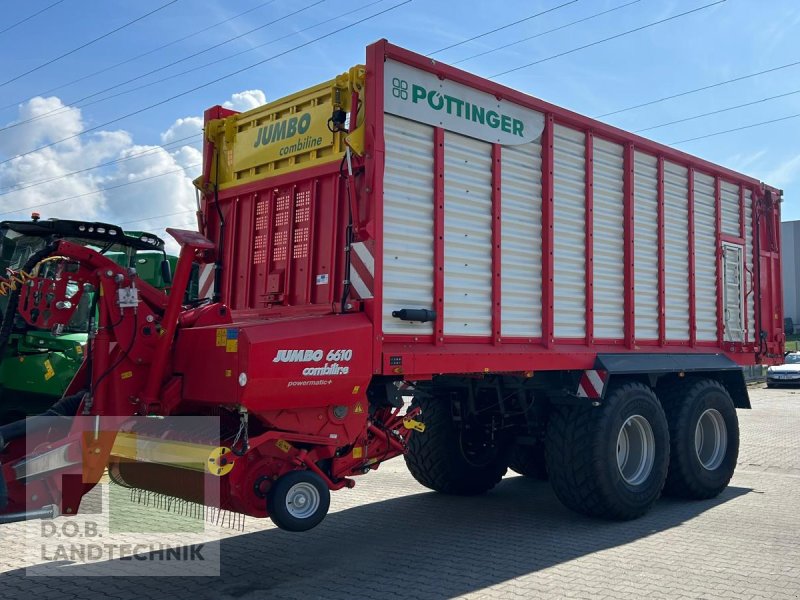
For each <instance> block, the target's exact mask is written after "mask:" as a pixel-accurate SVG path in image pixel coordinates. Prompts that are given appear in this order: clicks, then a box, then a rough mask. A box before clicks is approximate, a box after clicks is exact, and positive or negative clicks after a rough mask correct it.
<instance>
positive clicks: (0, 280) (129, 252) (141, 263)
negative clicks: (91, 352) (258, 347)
mask: <svg viewBox="0 0 800 600" xmlns="http://www.w3.org/2000/svg"><path fill="white" fill-rule="evenodd" d="M59 239H67V240H69V241H71V242H75V243H79V244H82V245H86V246H88V247H91V248H92V249H94V250H98V251H99V252H102V253H104V254H106V256H108V257H109V258H111V259H112V260H113V261H114V262H116V263H117V264H119V265H121V266H125V267H128V268H131V269H135V270H136V274H137V275H138V277H140V278H141V279H142V280H144V281H146V282H147V283H149V284H151V285H153V286H155V287H158V288H161V289H164V288H167V287H168V286H169V285H170V283H171V272H172V269H173V268H174V266H175V262H176V260H177V258H176V257H174V256H169V255H167V254H166V251H165V249H164V241H163V240H162V239H161V238H159V237H157V236H155V235H152V234H150V233H146V232H140V231H136V232H133V231H129V232H125V231H123V230H122V229H121V228H120V227H118V226H116V225H110V224H107V223H94V222H86V221H72V220H62V219H48V220H44V221H43V220H40V219H39V218H38V216H37V215H34V217H33V219H32V220H31V221H3V222H0V425H2V424H5V423H9V422H12V421H15V420H17V419H19V418H21V417H24V416H26V415H31V414H39V413H42V412H43V411H45V410H47V409H48V408H50V407H51V406H52V405H53V403H54V402H56V401H57V400H58V399H59V398H61V396H62V395H63V393H64V390H65V389H66V388H67V386H68V385H69V383H70V381H71V380H72V378H73V376H74V375H75V373H76V372H77V370H78V368H79V367H80V365H81V363H82V362H83V359H84V353H85V351H86V344H87V341H88V338H89V335H90V332H91V331H92V329H93V328H94V327H95V325H94V323H95V317H96V315H95V314H94V313H95V312H96V310H95V308H94V306H95V302H94V293H92V292H89V293H84V294H83V295H81V296H80V300H79V301H78V308H77V310H76V311H75V314H74V315H73V317H72V319H71V320H70V322H69V323H68V324H67V325H66V327H63V328H58V330H57V331H49V330H40V329H35V328H32V327H30V326H28V325H27V324H26V323H25V322H24V321H23V320H22V319H21V318H20V317H19V316H18V315H17V310H16V306H17V300H18V297H19V294H18V293H15V292H16V290H18V289H19V287H20V286H22V285H25V281H26V278H27V276H29V275H31V274H34V273H38V274H39V275H47V276H52V277H58V273H55V272H53V273H50V272H49V271H48V269H49V270H53V269H55V268H56V267H55V265H56V264H57V263H53V262H48V261H47V260H45V261H41V260H38V259H37V256H38V255H40V254H42V255H43V254H44V252H43V251H45V249H46V248H48V247H49V246H50V245H51V244H52V243H53V242H54V241H55V240H59ZM62 268H63V267H62ZM196 280H197V278H196V277H194V278H193V282H194V293H195V294H196V287H197V284H196ZM77 291H78V290H77V289H76V290H75V292H77ZM192 291H193V289H192V286H190V291H189V294H191V293H192Z"/></svg>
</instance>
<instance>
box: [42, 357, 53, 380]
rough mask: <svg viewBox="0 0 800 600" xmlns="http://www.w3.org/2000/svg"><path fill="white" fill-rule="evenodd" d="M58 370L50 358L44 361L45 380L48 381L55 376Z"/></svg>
mask: <svg viewBox="0 0 800 600" xmlns="http://www.w3.org/2000/svg"><path fill="white" fill-rule="evenodd" d="M55 374H56V372H55V370H54V369H53V365H52V364H51V363H50V361H49V360H46V361H44V380H45V381H48V380H50V379H52V378H53V377H54V376H55Z"/></svg>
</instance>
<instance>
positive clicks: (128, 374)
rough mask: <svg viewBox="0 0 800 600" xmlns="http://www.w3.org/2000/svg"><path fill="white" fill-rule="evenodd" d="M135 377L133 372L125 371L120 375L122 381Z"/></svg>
mask: <svg viewBox="0 0 800 600" xmlns="http://www.w3.org/2000/svg"><path fill="white" fill-rule="evenodd" d="M131 377H133V371H123V372H122V374H121V375H120V379H130V378H131Z"/></svg>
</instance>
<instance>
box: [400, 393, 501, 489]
mask: <svg viewBox="0 0 800 600" xmlns="http://www.w3.org/2000/svg"><path fill="white" fill-rule="evenodd" d="M414 405H416V406H419V407H420V409H421V413H420V417H419V419H420V420H421V421H422V422H423V423H425V431H424V432H422V433H415V434H414V435H412V436H411V437H410V438H409V442H408V452H407V453H406V454H405V460H406V466H407V467H408V470H409V471H410V472H411V475H412V476H413V477H414V479H416V480H417V481H418V482H420V483H421V484H422V485H424V486H425V487H427V488H430V489H432V490H435V491H437V492H442V493H444V494H454V495H458V496H474V495H477V494H482V493H484V492H487V491H489V490H490V489H492V488H493V487H494V486H496V485H497V484H498V482H499V481H500V480H501V479H502V478H503V475H505V473H506V468H507V464H508V463H507V457H506V450H505V448H506V445H505V444H503V443H502V441H496V440H495V441H492V440H488V439H487V437H486V435H485V434H483V433H482V432H481V433H477V432H476V431H477V430H476V429H466V428H464V427H461V428H459V427H456V426H455V424H454V423H453V419H452V416H451V412H450V404H449V402H448V401H446V400H445V399H442V398H415V399H414Z"/></svg>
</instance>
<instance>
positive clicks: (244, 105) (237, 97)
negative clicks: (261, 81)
mask: <svg viewBox="0 0 800 600" xmlns="http://www.w3.org/2000/svg"><path fill="white" fill-rule="evenodd" d="M266 103H267V95H266V94H265V93H264V92H263V91H262V90H245V91H243V92H239V93H238V94H233V95H232V96H231V99H230V100H228V101H227V102H225V103H224V104H223V105H222V106H224V107H225V108H230V109H231V110H238V111H239V112H245V111H247V110H251V109H253V108H256V107H257V106H261V105H262V104H266Z"/></svg>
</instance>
